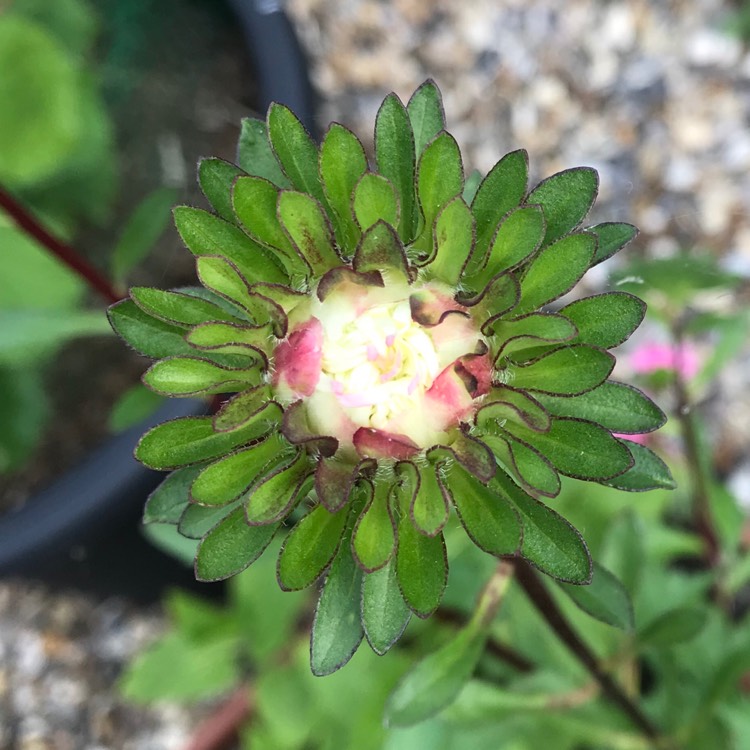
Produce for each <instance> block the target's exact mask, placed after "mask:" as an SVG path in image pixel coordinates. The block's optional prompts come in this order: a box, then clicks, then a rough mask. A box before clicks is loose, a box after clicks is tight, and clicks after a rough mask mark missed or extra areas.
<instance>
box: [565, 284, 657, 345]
mask: <svg viewBox="0 0 750 750" xmlns="http://www.w3.org/2000/svg"><path fill="white" fill-rule="evenodd" d="M560 314H561V315H564V316H565V317H566V318H568V319H569V320H572V321H573V323H574V324H575V326H576V328H578V338H577V339H576V341H578V342H580V343H583V344H592V345H594V346H601V347H602V348H603V349H612V348H614V347H615V346H619V345H620V344H622V343H623V342H624V341H627V339H628V338H630V334H631V333H633V331H635V329H636V328H638V326H639V325H640V324H641V323H642V322H643V317H644V316H645V314H646V305H645V303H644V302H643V301H642V300H640V299H638V297H634V296H633V295H632V294H627V293H626V292H604V293H603V294H595V295H593V296H591V297H585V298H584V299H581V300H576V301H575V302H571V303H570V304H569V305H566V306H565V307H563V308H562V309H561V310H560Z"/></svg>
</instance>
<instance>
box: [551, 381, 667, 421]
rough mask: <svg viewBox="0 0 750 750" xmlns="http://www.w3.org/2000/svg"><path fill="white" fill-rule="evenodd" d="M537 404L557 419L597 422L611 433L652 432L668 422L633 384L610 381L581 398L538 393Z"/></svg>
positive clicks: (660, 411) (657, 408) (659, 410)
mask: <svg viewBox="0 0 750 750" xmlns="http://www.w3.org/2000/svg"><path fill="white" fill-rule="evenodd" d="M539 401H540V402H541V403H542V404H543V405H544V407H545V408H546V409H548V410H549V412H550V413H551V414H554V415H555V416H557V417H579V418H580V419H586V420H588V421H589V422H597V423H598V424H600V425H602V427H606V428H607V429H608V430H612V432H619V433H627V434H640V433H643V432H652V431H653V430H658V429H659V427H661V426H662V425H663V424H664V423H665V422H666V421H667V417H666V415H665V414H664V412H663V411H662V410H661V409H660V408H659V407H658V406H657V405H656V404H655V403H654V402H653V401H652V400H651V399H650V398H649V397H648V396H646V395H645V394H644V393H641V391H639V390H638V389H637V388H634V387H633V386H632V385H625V384H624V383H616V382H613V381H611V380H608V381H606V382H604V383H602V384H601V385H600V386H598V387H597V388H594V390H593V391H589V392H588V393H584V394H583V395H581V396H567V397H565V396H548V395H545V394H541V393H540V394H539Z"/></svg>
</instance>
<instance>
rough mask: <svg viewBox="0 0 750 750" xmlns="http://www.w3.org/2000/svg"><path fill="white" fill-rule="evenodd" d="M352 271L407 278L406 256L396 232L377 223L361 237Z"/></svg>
mask: <svg viewBox="0 0 750 750" xmlns="http://www.w3.org/2000/svg"><path fill="white" fill-rule="evenodd" d="M353 266H354V270H355V271H357V272H358V273H367V272H368V271H377V272H378V273H381V272H383V271H386V272H390V273H392V274H394V275H397V276H400V277H402V278H403V279H408V278H409V270H408V267H407V263H406V255H405V254H404V247H403V245H402V244H401V240H400V239H399V238H398V235H397V234H396V230H395V229H393V227H390V226H388V224H386V223H384V222H382V221H379V222H378V223H377V224H375V225H374V226H372V227H370V228H369V229H368V230H367V231H366V232H365V233H364V234H363V235H362V239H361V241H360V243H359V246H358V247H357V252H356V253H355V255H354V262H353Z"/></svg>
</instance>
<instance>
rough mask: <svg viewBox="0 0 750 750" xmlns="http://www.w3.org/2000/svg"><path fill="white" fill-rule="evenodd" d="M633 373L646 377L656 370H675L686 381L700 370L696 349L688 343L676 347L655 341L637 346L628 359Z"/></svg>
mask: <svg viewBox="0 0 750 750" xmlns="http://www.w3.org/2000/svg"><path fill="white" fill-rule="evenodd" d="M629 362H630V366H631V367H632V368H633V372H636V373H638V374H640V375H647V374H648V373H651V372H655V371H656V370H676V371H677V372H679V373H680V375H682V377H683V378H685V379H686V380H690V378H693V377H695V375H696V374H697V373H698V370H699V369H700V357H699V356H698V351H697V349H696V348H695V347H694V346H693V345H692V344H691V343H689V342H687V343H684V344H682V345H681V346H677V345H675V344H663V343H659V342H656V341H652V342H649V343H647V344H643V345H642V346H639V347H638V348H637V349H635V350H634V351H633V353H632V354H631V355H630V357H629Z"/></svg>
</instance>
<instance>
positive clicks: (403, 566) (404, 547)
mask: <svg viewBox="0 0 750 750" xmlns="http://www.w3.org/2000/svg"><path fill="white" fill-rule="evenodd" d="M396 575H397V576H398V583H399V586H400V588H401V594H402V595H403V597H404V599H405V601H406V603H407V605H408V606H409V609H411V611H412V612H414V614H415V615H417V617H422V618H426V617H429V616H430V615H431V614H432V613H433V612H434V611H435V610H436V609H437V608H438V605H439V604H440V600H441V599H442V598H443V591H445V585H446V583H447V581H448V558H447V556H446V552H445V540H444V539H443V535H442V534H438V535H437V536H433V537H430V536H425V535H424V534H422V533H421V532H420V531H418V530H417V528H416V527H415V526H414V524H413V523H412V522H411V519H410V518H409V516H408V515H407V514H402V516H401V521H400V523H399V526H398V549H397V552H396Z"/></svg>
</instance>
